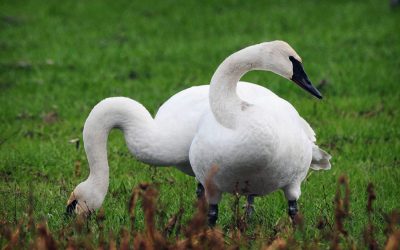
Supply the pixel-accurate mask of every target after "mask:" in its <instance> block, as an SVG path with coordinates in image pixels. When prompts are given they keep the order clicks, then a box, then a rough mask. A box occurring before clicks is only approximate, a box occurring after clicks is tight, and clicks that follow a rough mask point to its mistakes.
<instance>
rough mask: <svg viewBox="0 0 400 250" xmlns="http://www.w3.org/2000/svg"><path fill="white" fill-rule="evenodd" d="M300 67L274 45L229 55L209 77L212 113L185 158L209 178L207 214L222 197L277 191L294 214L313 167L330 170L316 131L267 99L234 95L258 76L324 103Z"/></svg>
mask: <svg viewBox="0 0 400 250" xmlns="http://www.w3.org/2000/svg"><path fill="white" fill-rule="evenodd" d="M300 62H301V59H300V57H299V56H298V55H297V53H296V52H295V51H294V50H293V49H292V48H291V47H290V46H289V45H288V44H286V43H284V42H281V41H275V42H269V43H262V44H258V45H254V46H250V47H247V48H245V49H243V50H241V51H239V52H236V53H234V54H233V55H231V56H230V57H228V58H227V59H226V60H225V61H224V62H223V63H222V64H221V65H220V66H219V67H218V69H217V71H216V72H215V74H214V75H213V77H212V80H211V84H210V94H209V95H210V96H209V98H210V108H211V109H210V110H209V111H207V113H206V114H205V115H204V116H203V118H202V120H201V121H200V124H199V130H198V132H197V133H196V136H195V137H194V140H193V142H192V145H191V147H190V154H189V156H190V163H191V165H192V168H193V170H194V173H195V174H196V178H197V179H198V180H199V181H200V182H201V183H202V184H203V185H205V184H206V183H207V178H211V181H212V183H213V185H212V188H210V187H207V186H206V197H207V199H208V201H209V203H210V204H211V206H210V210H213V209H214V210H215V207H213V205H214V206H215V205H216V204H218V202H219V201H220V199H221V194H222V193H223V192H230V193H236V192H238V193H242V194H247V195H265V194H268V193H270V192H272V191H275V190H277V189H283V190H284V192H285V195H286V198H287V199H288V200H289V201H291V202H294V208H293V209H294V210H297V208H296V207H295V201H296V200H297V199H298V198H299V196H300V193H301V191H300V184H301V182H302V181H303V180H304V178H305V176H306V174H307V171H308V169H309V168H310V166H312V167H313V168H315V169H328V168H330V163H329V159H330V156H329V155H328V154H326V153H325V152H324V151H322V150H320V149H319V148H318V146H317V145H316V144H315V134H314V131H313V130H312V129H311V127H310V126H309V125H308V123H307V122H305V121H304V119H303V118H301V117H300V116H299V114H298V113H297V111H296V110H295V108H294V107H293V106H292V105H291V104H290V103H288V102H287V101H285V100H283V99H282V98H280V97H278V96H277V95H275V94H273V93H272V92H266V93H265V94H264V98H260V99H257V100H244V99H241V98H240V96H238V95H237V94H236V86H237V82H238V81H239V80H240V78H241V77H242V76H243V75H244V74H245V73H246V72H248V71H250V70H254V69H261V70H267V71H272V72H274V73H277V74H279V75H281V76H283V77H286V78H288V79H292V80H293V81H296V83H298V84H299V85H300V86H301V87H303V88H305V89H306V90H308V91H309V92H310V93H312V94H314V95H316V96H317V97H321V96H320V94H319V92H318V91H317V90H316V89H315V88H314V87H312V85H311V83H310V82H309V80H308V78H307V75H306V74H305V73H304V71H303V69H302V66H301V63H300ZM299 67H301V68H299ZM215 166H216V168H217V170H216V172H215V173H214V175H213V176H210V173H212V172H213V170H212V168H214V167H215ZM217 211H218V210H216V211H211V213H214V214H216V213H217ZM210 216H211V218H210V223H211V224H213V223H215V220H216V216H215V215H210ZM213 216H215V217H213Z"/></svg>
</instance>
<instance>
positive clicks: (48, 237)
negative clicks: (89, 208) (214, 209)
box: [0, 176, 400, 250]
mask: <svg viewBox="0 0 400 250" xmlns="http://www.w3.org/2000/svg"><path fill="white" fill-rule="evenodd" d="M367 194H368V200H367V205H366V213H367V214H368V218H369V219H368V223H367V225H365V230H364V241H361V243H356V242H355V241H354V240H353V237H351V236H350V235H349V233H348V230H346V228H345V221H346V219H347V218H348V217H349V216H350V205H351V204H350V189H349V182H348V178H347V177H345V176H341V177H340V178H339V180H338V188H337V192H336V195H335V200H334V202H335V210H334V211H332V212H333V213H334V218H335V220H334V221H335V222H334V225H332V227H329V226H327V221H326V220H325V219H324V218H320V219H319V220H318V223H317V224H316V227H317V228H318V229H319V230H320V231H321V232H322V234H321V235H323V236H322V237H316V238H315V239H313V240H310V239H308V240H306V239H305V237H303V238H301V237H300V239H298V238H297V237H295V236H294V235H295V234H296V232H298V233H299V234H300V235H303V233H304V230H305V229H304V218H303V216H302V215H301V214H299V216H297V218H296V223H295V224H296V226H292V224H291V223H290V222H289V221H287V220H286V221H285V220H282V221H281V222H280V223H279V224H278V225H276V228H275V231H276V233H275V235H274V236H273V237H271V238H268V239H265V238H263V237H258V233H257V232H255V233H254V234H253V235H252V236H249V235H247V234H246V229H247V227H246V221H245V219H244V216H243V215H241V214H240V211H239V199H240V196H239V195H236V202H235V203H234V211H235V213H234V216H235V218H234V220H233V221H234V222H235V223H234V224H233V225H232V227H231V228H230V230H229V232H230V233H228V234H227V233H225V232H223V231H221V230H220V229H219V228H218V227H217V228H208V226H207V204H206V202H205V201H204V199H202V200H199V201H198V202H197V204H196V212H195V213H194V214H193V216H192V218H191V219H190V220H189V221H188V222H187V223H186V224H182V215H183V213H184V210H183V209H182V208H181V209H180V210H179V211H178V212H177V213H176V214H174V215H173V216H172V217H171V218H169V219H168V220H167V223H166V225H164V226H157V224H156V219H157V216H158V214H157V198H158V191H157V189H156V188H155V186H154V185H152V184H149V183H142V184H139V185H138V186H137V187H135V188H134V189H133V190H132V195H131V198H130V201H129V206H128V209H129V215H130V222H131V225H130V227H131V228H130V230H129V229H127V228H121V229H120V231H119V232H108V233H106V232H104V221H105V215H104V211H103V210H102V209H100V211H99V212H98V213H97V214H96V216H95V217H94V219H95V221H96V223H97V225H98V228H99V230H98V232H97V233H96V235H94V233H93V232H91V231H90V227H88V226H87V221H88V219H87V218H83V217H76V218H74V219H73V222H74V223H72V224H69V225H68V226H66V227H65V228H63V229H62V230H60V231H59V232H56V233H55V232H51V231H50V230H49V228H48V226H47V224H46V223H45V222H35V221H34V219H33V214H32V210H31V209H30V208H28V211H27V212H28V218H29V219H28V220H26V221H22V220H21V221H19V222H18V223H17V224H14V225H11V224H7V223H5V222H1V223H0V233H1V234H0V236H1V238H3V240H2V242H3V246H2V249H71V250H72V249H199V250H200V249H243V248H252V249H255V248H261V249H266V250H272V249H320V248H321V247H324V248H326V247H327V246H329V248H330V249H364V248H367V249H387V250H389V249H390V250H394V249H399V247H400V229H399V224H400V214H399V213H398V212H395V211H394V212H392V213H390V214H388V215H387V216H386V223H387V226H386V229H385V232H384V233H385V237H386V241H385V243H384V245H382V246H380V245H379V244H378V242H377V240H376V230H375V228H374V225H373V222H372V218H371V217H372V215H373V213H374V206H373V202H374V200H375V197H376V194H375V191H374V186H373V185H372V184H369V185H368V187H367ZM138 201H141V202H138ZM139 203H140V204H141V209H143V211H144V215H145V216H144V222H145V228H144V230H138V229H136V228H135V223H136V221H135V219H136V218H135V210H137V209H139V208H138V204H139ZM92 216H93V215H92ZM92 219H93V217H92ZM357 244H359V245H357ZM360 244H361V245H360Z"/></svg>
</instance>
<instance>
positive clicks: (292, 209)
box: [289, 200, 298, 221]
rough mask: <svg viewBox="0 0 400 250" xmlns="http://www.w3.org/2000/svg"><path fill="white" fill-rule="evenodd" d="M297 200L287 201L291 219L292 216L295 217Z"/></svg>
mask: <svg viewBox="0 0 400 250" xmlns="http://www.w3.org/2000/svg"><path fill="white" fill-rule="evenodd" d="M297 211H298V210H297V201H296V200H293V201H289V216H290V218H292V221H294V218H295V217H296V214H297Z"/></svg>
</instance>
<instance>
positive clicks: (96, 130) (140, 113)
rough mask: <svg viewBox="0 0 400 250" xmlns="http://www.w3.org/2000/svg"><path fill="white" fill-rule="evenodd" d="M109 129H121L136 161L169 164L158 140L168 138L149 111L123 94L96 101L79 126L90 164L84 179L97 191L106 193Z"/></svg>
mask: <svg viewBox="0 0 400 250" xmlns="http://www.w3.org/2000/svg"><path fill="white" fill-rule="evenodd" d="M113 128H119V129H121V130H122V132H123V134H124V137H125V141H126V143H127V146H128V148H129V150H130V151H131V152H132V154H133V155H134V156H135V157H136V158H137V159H138V160H140V161H142V162H145V163H148V164H154V165H169V164H171V163H172V164H173V163H174V159H172V158H171V159H169V158H167V157H166V156H168V155H170V157H173V156H174V155H173V154H168V153H166V152H164V151H163V147H162V145H160V144H162V143H165V142H166V140H168V138H165V137H166V136H167V135H166V133H163V131H162V130H161V129H159V128H158V126H157V124H155V122H154V119H153V118H152V116H151V115H150V113H149V112H148V111H147V110H146V108H144V107H143V106H142V105H141V104H140V103H138V102H136V101H134V100H131V99H129V98H124V97H112V98H107V99H105V100H103V101H101V102H100V103H98V104H97V105H96V106H95V107H94V108H93V110H92V111H91V112H90V114H89V116H88V118H87V120H86V122H85V126H84V129H83V141H84V146H85V151H86V155H87V158H88V162H89V167H90V175H89V178H88V180H90V181H91V182H92V183H94V184H95V185H96V187H97V188H100V189H101V190H99V191H100V192H101V193H104V195H105V193H106V192H107V189H108V181H109V180H108V179H109V166H108V159H107V139H108V134H109V132H110V131H111V129H113Z"/></svg>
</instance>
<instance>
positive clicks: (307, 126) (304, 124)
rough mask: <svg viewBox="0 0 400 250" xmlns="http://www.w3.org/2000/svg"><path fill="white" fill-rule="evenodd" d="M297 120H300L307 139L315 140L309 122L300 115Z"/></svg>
mask: <svg viewBox="0 0 400 250" xmlns="http://www.w3.org/2000/svg"><path fill="white" fill-rule="evenodd" d="M299 121H300V126H301V127H302V128H303V131H304V133H306V135H307V137H308V139H310V141H311V142H314V143H315V142H316V141H317V138H316V137H315V132H314V130H313V129H312V128H311V126H310V124H308V122H306V121H305V120H304V119H303V118H302V117H301V116H299Z"/></svg>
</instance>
